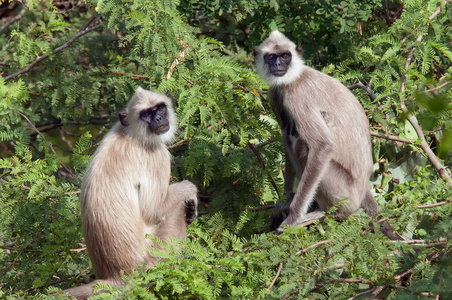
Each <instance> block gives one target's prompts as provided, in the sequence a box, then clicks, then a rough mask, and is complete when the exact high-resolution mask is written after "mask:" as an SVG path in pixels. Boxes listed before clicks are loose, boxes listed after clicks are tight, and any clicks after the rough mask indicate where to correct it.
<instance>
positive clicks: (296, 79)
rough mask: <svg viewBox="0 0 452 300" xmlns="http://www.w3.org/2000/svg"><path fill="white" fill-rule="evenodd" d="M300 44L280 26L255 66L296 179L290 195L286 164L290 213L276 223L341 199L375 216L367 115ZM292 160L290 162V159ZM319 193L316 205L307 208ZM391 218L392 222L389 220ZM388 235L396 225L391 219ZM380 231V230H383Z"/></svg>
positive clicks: (305, 216)
mask: <svg viewBox="0 0 452 300" xmlns="http://www.w3.org/2000/svg"><path fill="white" fill-rule="evenodd" d="M302 54H303V50H302V48H301V46H297V45H295V44H294V43H293V42H292V41H290V40H289V39H288V38H286V37H285V36H284V35H283V34H282V33H281V32H279V31H278V30H275V31H273V32H272V33H271V34H270V36H269V37H268V39H266V40H264V41H263V42H262V43H261V45H260V46H259V47H257V48H255V49H254V57H255V65H256V69H257V72H258V73H259V75H260V76H261V77H262V79H264V80H265V81H266V82H267V83H268V84H269V86H270V88H269V91H268V98H269V99H270V104H271V106H272V110H273V112H274V113H275V115H276V118H277V120H278V123H279V125H280V127H281V130H282V136H283V143H284V147H285V150H286V154H287V159H288V162H289V165H290V167H291V168H292V169H293V172H294V173H295V175H296V176H297V178H299V180H300V181H299V184H298V187H297V190H296V192H295V194H294V195H293V198H292V197H291V195H290V192H292V188H293V181H294V179H293V176H291V174H290V171H289V169H290V168H287V167H286V171H285V176H284V177H285V185H286V193H287V194H288V195H289V196H288V200H287V201H286V203H287V206H289V208H288V215H287V217H286V218H285V219H284V220H283V221H282V223H281V224H277V225H276V226H275V227H277V226H278V225H279V227H277V229H276V233H277V234H280V233H282V232H283V226H284V225H297V224H301V223H303V222H307V221H310V220H313V219H318V218H321V217H323V216H324V211H326V210H328V209H329V208H331V207H332V206H333V205H334V204H336V203H337V202H339V201H340V200H343V199H347V200H348V201H347V202H346V203H344V204H343V205H341V206H340V207H339V208H338V210H337V211H336V212H335V217H336V218H339V219H343V218H347V217H348V216H349V215H351V214H352V213H354V212H356V211H357V210H358V209H359V208H360V207H362V208H363V209H364V211H366V212H367V213H368V214H369V215H370V216H372V217H373V218H375V217H376V216H377V202H376V201H375V199H374V197H373V195H372V193H371V191H370V188H369V177H370V176H371V174H372V166H373V162H372V154H371V141H370V132H369V122H368V120H367V117H366V114H365V112H364V110H363V108H362V106H361V104H360V103H359V102H358V100H357V99H356V98H355V97H354V95H353V94H352V93H351V92H350V91H349V90H348V89H347V88H346V87H345V86H344V85H343V84H341V83H340V82H339V81H337V80H336V79H334V78H333V77H331V76H328V75H326V74H323V73H321V72H319V71H316V70H314V69H313V68H310V67H308V66H306V65H305V64H304V61H303V59H302ZM286 165H287V164H286ZM314 200H315V201H316V203H317V205H318V206H319V210H315V211H310V208H311V205H312V204H313V202H314ZM387 226H389V229H388V228H387ZM383 227H385V228H386V231H387V232H386V233H385V234H386V235H389V236H391V237H392V238H398V237H399V236H398V235H397V234H395V233H393V231H392V228H391V227H390V225H389V223H387V222H386V224H385V225H384V226H382V228H383ZM382 232H383V230H382Z"/></svg>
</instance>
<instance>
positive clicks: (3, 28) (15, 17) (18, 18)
mask: <svg viewBox="0 0 452 300" xmlns="http://www.w3.org/2000/svg"><path fill="white" fill-rule="evenodd" d="M26 11H27V10H26V8H25V7H23V8H22V10H21V11H20V12H19V13H18V14H17V16H14V17H10V18H8V19H6V21H5V23H4V24H3V25H2V27H0V33H1V32H2V31H3V30H5V29H6V27H8V26H9V25H11V24H12V23H14V22H16V21H17V20H20V19H22V17H23V16H24V14H25V12H26Z"/></svg>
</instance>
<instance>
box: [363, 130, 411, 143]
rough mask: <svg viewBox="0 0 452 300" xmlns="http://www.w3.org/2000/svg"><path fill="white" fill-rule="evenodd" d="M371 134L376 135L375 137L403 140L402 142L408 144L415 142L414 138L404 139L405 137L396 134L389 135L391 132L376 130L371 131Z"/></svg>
mask: <svg viewBox="0 0 452 300" xmlns="http://www.w3.org/2000/svg"><path fill="white" fill-rule="evenodd" d="M370 135H371V136H374V137H378V138H382V139H386V140H391V141H396V142H402V143H406V144H413V143H414V142H415V141H414V140H409V139H403V138H400V137H398V136H395V135H389V134H385V133H380V132H375V131H371V132H370Z"/></svg>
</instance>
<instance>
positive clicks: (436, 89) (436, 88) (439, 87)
mask: <svg viewBox="0 0 452 300" xmlns="http://www.w3.org/2000/svg"><path fill="white" fill-rule="evenodd" d="M451 83H452V81H447V82H444V83H443V84H441V85H438V86H437V87H435V88H432V89H429V90H426V91H425V92H436V91H438V90H440V89H442V88H443V87H445V86H446V85H449V84H451Z"/></svg>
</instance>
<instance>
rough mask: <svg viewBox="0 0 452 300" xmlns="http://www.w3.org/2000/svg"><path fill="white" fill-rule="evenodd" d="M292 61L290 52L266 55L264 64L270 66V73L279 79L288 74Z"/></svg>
mask: <svg viewBox="0 0 452 300" xmlns="http://www.w3.org/2000/svg"><path fill="white" fill-rule="evenodd" d="M291 60H292V54H291V53H290V52H281V53H266V54H264V63H265V64H266V65H267V66H268V71H269V72H270V73H271V74H272V75H274V76H278V77H280V76H284V75H285V74H286V72H287V70H288V69H289V65H290V61H291Z"/></svg>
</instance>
